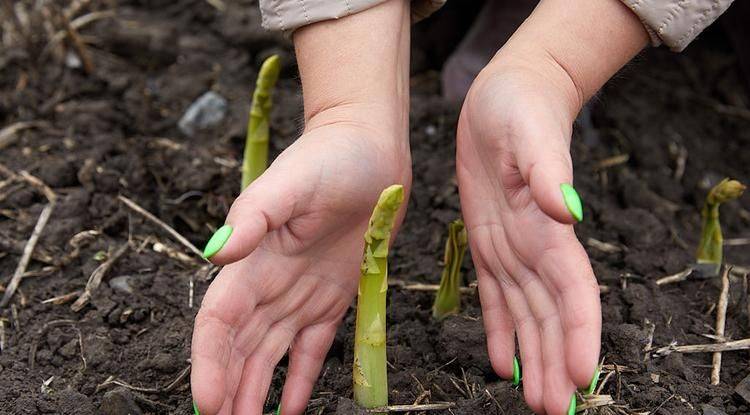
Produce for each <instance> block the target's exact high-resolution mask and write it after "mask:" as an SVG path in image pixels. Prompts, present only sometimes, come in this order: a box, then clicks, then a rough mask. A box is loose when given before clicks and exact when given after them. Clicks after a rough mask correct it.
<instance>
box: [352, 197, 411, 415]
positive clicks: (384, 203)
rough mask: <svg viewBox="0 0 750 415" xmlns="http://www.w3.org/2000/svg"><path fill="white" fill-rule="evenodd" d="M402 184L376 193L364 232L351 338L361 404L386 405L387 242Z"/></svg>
mask: <svg viewBox="0 0 750 415" xmlns="http://www.w3.org/2000/svg"><path fill="white" fill-rule="evenodd" d="M403 200H404V188H403V186H401V185H392V186H389V187H388V188H386V189H385V190H383V192H382V193H381V194H380V199H379V200H378V203H377V205H375V209H374V210H373V212H372V216H371V217H370V224H369V226H368V229H367V232H365V250H364V255H363V260H362V266H361V273H360V280H359V293H358V297H357V327H356V331H355V338H354V370H353V372H354V373H353V378H354V400H355V402H356V403H357V404H359V405H360V406H362V407H364V408H377V407H383V406H387V405H388V378H387V370H386V349H385V333H386V331H385V303H386V293H387V289H388V243H389V241H390V239H391V230H392V229H393V223H394V221H395V219H396V214H397V213H398V210H399V208H400V207H401V203H402V202H403Z"/></svg>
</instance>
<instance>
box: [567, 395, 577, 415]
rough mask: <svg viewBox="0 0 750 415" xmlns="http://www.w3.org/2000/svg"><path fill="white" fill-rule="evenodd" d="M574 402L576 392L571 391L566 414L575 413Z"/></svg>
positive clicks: (573, 414) (571, 414) (572, 414)
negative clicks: (571, 394)
mask: <svg viewBox="0 0 750 415" xmlns="http://www.w3.org/2000/svg"><path fill="white" fill-rule="evenodd" d="M576 404H577V402H576V394H575V392H573V396H571V397H570V405H569V406H568V415H575V413H576Z"/></svg>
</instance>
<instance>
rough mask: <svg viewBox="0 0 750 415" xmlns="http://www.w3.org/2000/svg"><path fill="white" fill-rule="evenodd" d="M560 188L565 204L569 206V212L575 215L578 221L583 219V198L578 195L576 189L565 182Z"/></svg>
mask: <svg viewBox="0 0 750 415" xmlns="http://www.w3.org/2000/svg"><path fill="white" fill-rule="evenodd" d="M560 190H561V191H562V194H563V200H564V201H565V206H566V207H567V208H568V212H570V214H571V215H573V218H575V220H577V221H578V222H580V221H582V220H583V205H582V204H581V198H580V197H579V196H578V192H576V189H575V188H574V187H573V186H571V185H569V184H567V183H563V184H561V185H560Z"/></svg>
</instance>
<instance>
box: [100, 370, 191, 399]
mask: <svg viewBox="0 0 750 415" xmlns="http://www.w3.org/2000/svg"><path fill="white" fill-rule="evenodd" d="M189 374H190V365H187V366H186V367H185V368H184V369H182V370H181V371H180V373H178V374H177V377H176V378H175V379H174V380H172V381H171V382H169V383H167V384H166V385H164V386H156V387H151V388H145V387H141V386H133V385H131V384H129V383H127V382H125V381H122V380H120V379H117V378H116V377H114V376H110V377H108V378H107V379H106V380H105V381H104V382H102V383H100V384H99V385H97V386H96V391H97V392H99V391H100V390H102V389H103V388H106V387H107V386H109V385H117V386H122V387H123V388H126V389H130V390H133V391H136V392H142V393H167V392H171V391H172V390H174V388H176V387H177V386H178V385H179V384H180V382H182V381H183V380H185V379H186V378H187V377H188V375H189Z"/></svg>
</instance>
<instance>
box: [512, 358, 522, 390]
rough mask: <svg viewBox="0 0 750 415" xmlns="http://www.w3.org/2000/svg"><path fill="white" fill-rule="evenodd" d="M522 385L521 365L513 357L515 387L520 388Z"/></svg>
mask: <svg viewBox="0 0 750 415" xmlns="http://www.w3.org/2000/svg"><path fill="white" fill-rule="evenodd" d="M519 383H521V365H519V364H518V359H517V358H516V357H515V356H513V386H518V384H519Z"/></svg>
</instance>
